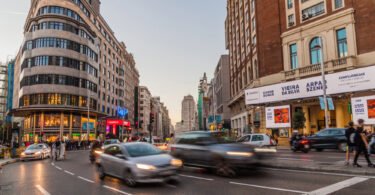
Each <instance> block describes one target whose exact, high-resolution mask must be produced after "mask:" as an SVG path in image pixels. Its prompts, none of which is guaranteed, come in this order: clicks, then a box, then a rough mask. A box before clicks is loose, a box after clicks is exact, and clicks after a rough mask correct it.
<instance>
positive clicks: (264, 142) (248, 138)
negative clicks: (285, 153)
mask: <svg viewBox="0 0 375 195" xmlns="http://www.w3.org/2000/svg"><path fill="white" fill-rule="evenodd" d="M237 142H240V143H243V144H249V145H252V146H255V147H260V148H262V147H271V146H276V141H275V140H274V139H272V138H271V137H270V136H268V135H267V134H247V135H244V136H242V137H240V138H239V139H237Z"/></svg>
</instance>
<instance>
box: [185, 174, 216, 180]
mask: <svg viewBox="0 0 375 195" xmlns="http://www.w3.org/2000/svg"><path fill="white" fill-rule="evenodd" d="M178 175H179V176H181V177H189V178H194V179H201V180H206V181H212V180H214V179H210V178H204V177H196V176H192V175H182V174H178Z"/></svg>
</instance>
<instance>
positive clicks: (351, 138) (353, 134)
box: [349, 132, 355, 144]
mask: <svg viewBox="0 0 375 195" xmlns="http://www.w3.org/2000/svg"><path fill="white" fill-rule="evenodd" d="M349 141H350V143H352V144H355V132H353V133H351V134H350V136H349Z"/></svg>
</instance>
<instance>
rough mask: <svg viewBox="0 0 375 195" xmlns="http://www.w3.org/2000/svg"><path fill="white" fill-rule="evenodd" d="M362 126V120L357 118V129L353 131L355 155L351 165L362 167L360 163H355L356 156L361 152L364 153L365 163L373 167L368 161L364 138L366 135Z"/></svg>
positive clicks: (366, 145)
mask: <svg viewBox="0 0 375 195" xmlns="http://www.w3.org/2000/svg"><path fill="white" fill-rule="evenodd" d="M363 126H364V121H363V119H359V120H358V127H357V130H356V131H355V136H354V137H355V138H354V140H355V145H356V148H355V149H356V152H357V153H356V154H355V157H354V162H353V166H355V167H362V166H361V165H359V164H358V163H357V161H358V157H359V155H360V154H361V152H363V153H364V155H365V158H366V160H367V164H368V166H369V167H374V165H373V164H372V163H371V161H370V158H369V156H368V152H367V148H368V143H367V140H366V137H365V134H364V132H363Z"/></svg>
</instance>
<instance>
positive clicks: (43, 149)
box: [21, 144, 51, 161]
mask: <svg viewBox="0 0 375 195" xmlns="http://www.w3.org/2000/svg"><path fill="white" fill-rule="evenodd" d="M47 157H48V158H49V157H51V150H50V148H49V147H48V146H47V145H46V144H34V145H30V146H28V147H27V148H26V150H25V151H24V152H22V153H21V160H22V161H25V160H30V159H41V160H42V159H44V158H47Z"/></svg>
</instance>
